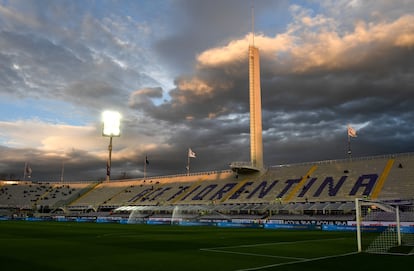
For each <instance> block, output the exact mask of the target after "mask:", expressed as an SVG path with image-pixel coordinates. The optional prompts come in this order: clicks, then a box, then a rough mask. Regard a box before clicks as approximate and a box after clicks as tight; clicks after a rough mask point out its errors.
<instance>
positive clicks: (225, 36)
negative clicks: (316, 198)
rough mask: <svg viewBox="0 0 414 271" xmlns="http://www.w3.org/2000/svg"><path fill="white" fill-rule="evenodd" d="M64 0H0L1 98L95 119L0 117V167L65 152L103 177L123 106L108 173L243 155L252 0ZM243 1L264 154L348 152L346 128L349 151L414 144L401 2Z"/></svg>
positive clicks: (200, 166) (53, 168) (409, 45)
mask: <svg viewBox="0 0 414 271" xmlns="http://www.w3.org/2000/svg"><path fill="white" fill-rule="evenodd" d="M63 3H64V4H62V2H56V1H22V2H13V5H12V4H7V5H6V4H3V5H0V14H1V15H2V16H0V23H1V24H0V48H1V50H0V68H1V69H2V73H0V95H2V98H3V97H4V99H8V98H10V97H13V98H14V99H16V100H17V99H21V100H23V101H24V99H26V98H27V97H29V98H33V97H35V98H36V99H37V100H36V104H37V105H40V104H41V102H42V99H48V100H50V101H54V100H55V101H57V102H60V103H62V102H64V103H68V104H70V105H71V107H70V109H71V110H69V111H70V112H64V114H65V115H66V116H67V115H71V116H72V117H73V115H76V114H79V115H82V114H83V115H89V116H88V118H87V121H85V122H89V121H90V120H91V119H93V123H90V124H89V123H88V127H87V128H85V127H83V128H85V131H83V130H82V129H81V131H79V130H78V129H76V128H78V127H74V126H70V125H69V126H65V125H59V124H60V122H63V121H60V120H59V118H58V117H57V119H58V120H57V121H56V122H57V123H58V125H56V124H50V123H47V121H44V120H40V121H38V122H36V121H33V120H28V121H26V122H23V123H18V124H17V125H16V126H13V125H12V122H11V121H10V122H7V121H5V122H3V123H2V122H1V121H0V126H1V128H2V131H3V133H4V137H2V138H0V140H1V143H2V149H1V150H0V152H1V153H2V154H5V153H7V156H6V157H9V158H8V160H10V161H11V162H10V167H9V168H8V167H7V165H5V167H2V168H1V169H2V172H12V171H13V172H15V171H16V172H18V171H19V168H20V172H21V169H22V167H23V164H24V163H23V162H24V161H25V160H26V159H28V160H32V162H33V167H34V168H33V171H34V172H37V173H39V174H40V173H41V174H42V176H48V178H49V177H50V178H55V177H53V176H59V172H60V167H61V159H60V158H65V159H66V162H65V163H66V164H67V168H68V169H67V170H65V172H66V173H67V174H68V178H69V177H71V176H73V177H74V178H77V179H82V178H89V176H95V177H96V178H100V177H102V176H103V177H104V175H105V159H106V156H107V138H102V137H101V135H100V129H101V127H100V123H98V122H99V120H98V119H99V113H100V111H101V110H102V109H104V108H107V107H112V108H115V109H117V110H119V111H121V113H122V115H123V119H122V135H121V137H119V138H116V139H115V140H114V153H113V169H112V171H113V174H114V176H115V177H116V176H121V175H125V174H127V175H128V176H131V177H140V176H142V173H143V172H142V170H143V162H144V161H145V160H144V159H145V157H146V156H148V159H149V161H150V165H149V167H148V171H147V173H148V175H162V174H177V173H185V172H186V169H185V167H186V163H187V151H188V148H189V147H190V148H192V150H193V151H195V152H196V154H197V158H196V159H192V160H191V171H192V172H194V171H205V170H214V169H227V168H228V163H230V162H232V161H240V160H241V161H248V160H249V89H248V88H249V80H248V45H249V42H251V37H250V36H249V34H248V32H249V31H251V10H250V6H251V4H252V2H251V1H250V0H246V1H238V0H227V1H192V0H188V1H184V0H180V1H173V2H170V1H165V2H164V1H155V2H153V1H144V2H141V1H125V2H122V3H121V4H115V2H106V1H103V2H102V4H101V3H100V5H99V6H97V5H96V3H94V1H67V2H63ZM150 3H151V4H150ZM154 3H156V4H154ZM254 5H255V18H256V27H255V29H256V36H255V44H256V45H257V46H258V47H259V50H260V54H261V58H260V61H261V86H262V104H263V139H264V140H263V142H264V155H265V164H267V165H275V164H280V163H293V162H303V161H314V160H326V159H336V158H345V157H346V156H347V155H346V152H347V134H346V125H347V124H351V125H352V126H354V127H355V128H356V129H357V132H358V137H357V138H355V139H353V140H352V147H353V154H354V155H355V156H367V155H376V154H384V153H396V152H407V151H414V143H413V142H412V140H411V138H413V135H414V130H413V128H412V123H413V122H414V114H413V111H412V108H414V104H413V103H414V102H413V101H414V97H413V92H412V89H413V87H414V80H413V78H414V76H413V71H414V67H413V65H414V64H413V63H414V61H413V60H414V59H413V58H414V56H413V52H414V51H413V44H414V36H413V34H412V33H414V29H413V25H414V19H413V16H412V15H411V14H412V11H413V5H412V3H410V2H409V1H401V2H399V3H395V2H392V1H351V2H350V1H324V2H309V3H297V4H296V2H295V3H293V2H291V1H271V0H268V1H255V2H254ZM166 63H167V64H168V65H165V64H166ZM172 76H173V77H174V78H172ZM60 103H59V104H60ZM35 109H36V107H34V106H33V107H31V108H30V110H31V111H33V116H34V119H36V118H37V117H36V116H37V115H36V112H34V111H35ZM25 110H26V108H25ZM30 110H28V111H30ZM59 110H60V108H59V109H58V110H56V112H53V113H56V115H57V116H62V115H59V114H58V113H59V112H58V111H59ZM52 111H53V110H52ZM62 111H64V110H63V109H62ZM81 111H85V112H86V113H85V112H82V113H79V112H81ZM48 112H50V111H48ZM52 115H53V114H52ZM91 116H96V117H91ZM85 122H82V123H85ZM27 126H29V127H30V129H24V127H27ZM27 131H43V132H41V133H40V132H37V133H32V136H31V137H30V138H25V137H24V136H23V135H26V134H27V133H28V132H27ZM46 131H48V132H46ZM23 141H24V143H22V142H23ZM61 145H63V148H65V149H66V151H65V153H66V154H65V155H62V154H59V152H58V151H56V150H55V149H56V148H62V146H61ZM4 146H8V147H4ZM22 146H23V147H22ZM28 146H30V147H28ZM68 146H76V148H75V150H72V151H71V150H68ZM53 150H54V151H53ZM13 152H15V155H16V157H14V158H12V156H13V155H12V154H13ZM51 157H52V159H51ZM48 172H49V173H48ZM124 173H125V174H124ZM16 174H18V173H16ZM37 176H39V175H37ZM57 178H58V177H57ZM57 178H55V179H57ZM96 178H95V179H96Z"/></svg>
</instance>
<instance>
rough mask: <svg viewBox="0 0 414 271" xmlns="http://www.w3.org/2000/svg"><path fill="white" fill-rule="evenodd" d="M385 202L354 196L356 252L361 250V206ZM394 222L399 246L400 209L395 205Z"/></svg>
mask: <svg viewBox="0 0 414 271" xmlns="http://www.w3.org/2000/svg"><path fill="white" fill-rule="evenodd" d="M375 203H377V204H379V206H380V205H381V204H385V203H383V202H381V201H375V200H367V199H360V198H355V216H356V228H357V229H356V232H357V247H358V252H362V238H361V231H362V230H361V226H362V214H361V207H362V206H368V205H372V204H375ZM394 208H395V223H396V230H397V245H398V246H401V243H402V242H401V222H400V211H399V206H398V205H396V206H395V207H394Z"/></svg>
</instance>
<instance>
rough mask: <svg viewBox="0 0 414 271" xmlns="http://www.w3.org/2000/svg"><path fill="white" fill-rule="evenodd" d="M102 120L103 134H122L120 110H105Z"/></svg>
mask: <svg viewBox="0 0 414 271" xmlns="http://www.w3.org/2000/svg"><path fill="white" fill-rule="evenodd" d="M102 121H103V129H102V135H104V136H120V134H121V129H120V124H121V114H120V113H119V112H116V111H104V112H103V113H102Z"/></svg>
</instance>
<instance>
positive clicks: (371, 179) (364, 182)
mask: <svg viewBox="0 0 414 271" xmlns="http://www.w3.org/2000/svg"><path fill="white" fill-rule="evenodd" d="M377 180H378V175H377V174H366V175H361V176H359V178H358V180H357V181H356V182H355V185H354V187H353V188H352V190H351V192H350V193H349V195H350V196H355V195H356V194H357V192H358V190H359V189H360V188H362V187H365V189H364V191H363V192H362V195H364V196H369V195H370V194H371V192H372V190H373V189H374V186H375V183H376V182H377Z"/></svg>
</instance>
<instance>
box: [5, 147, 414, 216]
mask: <svg viewBox="0 0 414 271" xmlns="http://www.w3.org/2000/svg"><path fill="white" fill-rule="evenodd" d="M413 179H414V154H395V155H389V156H379V157H367V158H352V159H343V160H332V161H321V162H314V163H302V164H291V165H279V166H271V167H269V168H267V169H266V170H264V171H262V172H258V173H254V174H236V173H234V172H232V171H230V170H226V171H220V172H207V173H197V174H190V175H175V176H161V177H152V178H146V179H131V180H119V181H117V180H113V181H110V182H100V183H70V182H69V183H64V184H61V183H42V182H37V183H35V182H27V181H26V182H15V183H8V182H6V181H3V182H1V183H0V209H7V208H9V209H10V208H26V209H34V210H35V211H39V210H38V209H39V206H42V207H44V206H47V207H48V208H49V209H56V208H60V209H61V210H65V211H66V212H74V213H85V212H89V213H90V214H91V215H93V214H97V212H107V213H108V212H111V211H113V210H115V209H116V208H119V207H122V206H148V207H151V208H152V210H153V211H154V212H147V213H146V214H145V216H144V215H142V217H148V218H151V215H158V216H163V213H167V214H168V215H169V216H171V213H172V210H173V207H174V206H187V209H188V208H190V207H189V206H210V207H211V210H210V211H209V212H207V213H205V214H204V215H205V217H204V218H205V219H206V218H208V217H207V215H209V216H210V218H209V219H214V218H215V217H222V215H223V214H225V215H227V216H229V217H230V216H233V219H241V218H240V217H238V216H239V215H240V214H242V215H243V216H244V217H246V216H250V217H253V218H252V219H276V220H277V219H280V216H281V215H301V216H303V215H308V216H312V218H315V217H316V216H317V215H322V216H326V215H336V216H339V217H340V216H344V215H345V216H346V215H347V214H348V213H350V212H352V211H353V210H354V199H355V198H371V199H378V200H387V201H401V200H406V201H409V202H411V203H412V201H413V200H414V188H413V186H412V180H413ZM159 207H162V208H163V209H157V208H159ZM168 208H169V209H168ZM124 212H125V210H124ZM187 215H188V216H194V214H193V213H191V214H187ZM95 216H98V215H95ZM199 216H200V218H201V217H202V216H201V215H199ZM302 218H303V217H302ZM290 219H293V217H290Z"/></svg>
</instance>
